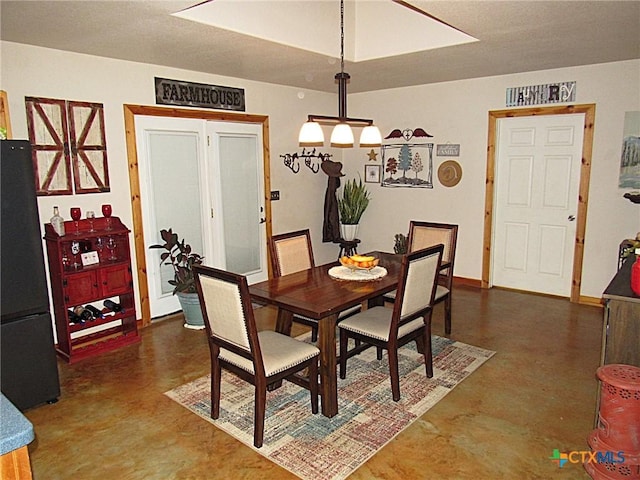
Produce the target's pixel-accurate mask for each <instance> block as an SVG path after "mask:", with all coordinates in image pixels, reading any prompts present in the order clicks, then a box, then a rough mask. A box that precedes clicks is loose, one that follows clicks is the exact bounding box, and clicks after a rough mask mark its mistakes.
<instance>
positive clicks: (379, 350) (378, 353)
mask: <svg viewBox="0 0 640 480" xmlns="http://www.w3.org/2000/svg"><path fill="white" fill-rule="evenodd" d="M376 358H377V359H378V360H382V348H380V347H376Z"/></svg>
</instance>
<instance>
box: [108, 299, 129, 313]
mask: <svg viewBox="0 0 640 480" xmlns="http://www.w3.org/2000/svg"><path fill="white" fill-rule="evenodd" d="M103 305H104V306H105V307H107V308H108V309H109V310H111V311H112V312H115V313H123V312H124V308H122V305H120V304H119V303H116V302H114V301H112V300H105V301H104V302H103Z"/></svg>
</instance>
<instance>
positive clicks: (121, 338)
mask: <svg viewBox="0 0 640 480" xmlns="http://www.w3.org/2000/svg"><path fill="white" fill-rule="evenodd" d="M78 227H79V228H78V233H77V234H76V227H75V223H74V222H72V221H69V222H65V231H66V232H67V234H66V235H64V236H62V237H60V236H59V235H58V234H57V233H55V231H54V230H53V227H52V226H51V224H46V225H45V236H44V239H45V241H46V244H47V255H48V258H49V275H50V278H51V290H52V296H53V306H54V316H55V324H56V334H57V337H58V343H57V346H56V350H57V352H58V354H59V355H60V356H61V357H63V358H64V359H66V360H67V361H68V362H69V363H73V362H75V361H78V360H81V359H83V358H86V357H90V356H93V355H97V354H99V353H102V352H105V351H109V350H113V349H115V348H119V347H122V346H124V345H130V344H132V343H137V342H139V341H140V335H139V333H138V328H137V321H136V309H135V297H134V291H133V278H132V273H131V258H130V249H129V234H130V232H129V230H128V229H127V228H126V227H125V226H124V225H123V224H122V222H121V221H120V219H119V218H117V217H111V222H110V224H107V221H106V219H105V218H96V219H95V220H94V221H93V225H90V224H89V223H88V220H80V221H79V225H78ZM91 227H93V229H92V228H91ZM108 227H109V229H107V228H108ZM105 300H111V301H113V302H114V303H116V304H119V305H120V306H121V307H122V309H121V310H120V311H118V312H114V311H113V310H111V309H109V308H107V307H106V306H105V305H104V301H105ZM87 305H92V306H93V307H95V308H96V309H98V310H99V311H100V312H101V318H96V317H97V316H95V315H94V316H93V317H92V318H91V319H88V320H85V321H84V322H82V323H80V322H79V321H77V320H75V319H74V318H73V315H72V314H70V312H73V311H74V310H76V309H82V307H86V306H87ZM98 317H99V316H98ZM74 320H75V321H74Z"/></svg>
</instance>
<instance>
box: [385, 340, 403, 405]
mask: <svg viewBox="0 0 640 480" xmlns="http://www.w3.org/2000/svg"><path fill="white" fill-rule="evenodd" d="M387 352H388V357H389V374H390V376H391V392H392V394H393V401H394V402H397V401H398V400H400V374H399V372H398V348H397V347H396V348H389V349H388V350H387Z"/></svg>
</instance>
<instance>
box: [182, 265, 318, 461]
mask: <svg viewBox="0 0 640 480" xmlns="http://www.w3.org/2000/svg"><path fill="white" fill-rule="evenodd" d="M193 270H194V273H195V278H196V287H197V290H198V296H199V299H200V305H201V308H202V314H203V317H204V324H205V328H206V332H207V339H208V342H209V351H210V354H211V418H213V419H217V418H218V417H219V416H220V383H221V369H222V367H224V368H225V369H226V370H229V371H230V372H232V373H234V374H235V375H237V376H238V377H240V378H241V379H243V380H245V381H247V382H249V383H251V384H252V385H254V387H255V406H254V433H253V444H254V445H255V446H256V448H260V447H261V446H262V443H263V438H264V419H265V408H266V398H267V386H268V385H270V384H272V383H274V382H278V381H281V380H283V379H286V380H288V381H290V382H293V383H295V384H296V385H300V386H303V387H305V388H307V389H309V390H310V392H311V411H312V412H313V413H314V414H315V413H318V357H319V354H320V351H319V350H318V348H316V347H315V346H314V345H311V344H309V343H304V342H301V341H299V340H296V339H294V338H292V337H289V336H287V335H283V334H280V333H277V332H274V331H271V330H264V331H260V332H258V328H257V326H256V321H255V317H254V313H253V305H252V303H251V297H250V294H249V287H248V284H247V279H246V277H245V276H243V275H238V274H235V273H231V272H227V271H224V270H218V269H215V268H211V267H206V266H202V265H196V266H194V268H193ZM305 369H308V378H305V377H303V376H302V375H301V372H303V371H304V370H305Z"/></svg>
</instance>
